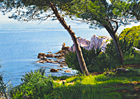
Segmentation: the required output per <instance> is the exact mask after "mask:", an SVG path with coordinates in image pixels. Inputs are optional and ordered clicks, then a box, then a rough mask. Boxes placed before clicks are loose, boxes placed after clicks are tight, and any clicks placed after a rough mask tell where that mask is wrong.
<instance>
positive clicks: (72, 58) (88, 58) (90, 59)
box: [65, 47, 101, 72]
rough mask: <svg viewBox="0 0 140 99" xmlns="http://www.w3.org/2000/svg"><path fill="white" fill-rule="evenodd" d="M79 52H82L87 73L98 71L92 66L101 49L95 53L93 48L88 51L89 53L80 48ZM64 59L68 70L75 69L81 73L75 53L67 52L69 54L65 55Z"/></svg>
mask: <svg viewBox="0 0 140 99" xmlns="http://www.w3.org/2000/svg"><path fill="white" fill-rule="evenodd" d="M81 50H82V53H83V57H84V59H85V62H86V65H87V69H88V71H89V72H93V71H100V70H99V69H98V68H96V67H94V64H95V63H96V61H97V56H98V55H99V54H100V52H101V49H97V50H96V52H95V49H94V47H93V48H92V50H89V51H88V50H85V49H84V48H82V47H81ZM65 58H66V63H67V65H68V67H69V68H72V69H76V70H78V71H80V72H81V69H80V66H79V62H78V59H77V55H76V52H70V51H69V54H67V55H66V57H65Z"/></svg>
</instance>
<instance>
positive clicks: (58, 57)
mask: <svg viewBox="0 0 140 99" xmlns="http://www.w3.org/2000/svg"><path fill="white" fill-rule="evenodd" d="M55 58H57V59H62V58H65V57H63V56H55Z"/></svg>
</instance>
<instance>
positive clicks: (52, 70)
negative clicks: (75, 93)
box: [50, 68, 59, 72]
mask: <svg viewBox="0 0 140 99" xmlns="http://www.w3.org/2000/svg"><path fill="white" fill-rule="evenodd" d="M58 71H59V70H57V69H54V68H52V69H51V70H50V72H58Z"/></svg>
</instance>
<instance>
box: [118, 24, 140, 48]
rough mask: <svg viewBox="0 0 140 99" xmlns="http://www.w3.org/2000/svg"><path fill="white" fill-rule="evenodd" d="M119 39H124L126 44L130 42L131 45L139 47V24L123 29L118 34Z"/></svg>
mask: <svg viewBox="0 0 140 99" xmlns="http://www.w3.org/2000/svg"><path fill="white" fill-rule="evenodd" d="M119 40H126V42H128V43H127V44H130V43H132V46H135V47H137V48H139V49H140V25H139V26H133V27H132V28H126V29H124V30H123V31H122V32H121V34H120V37H119ZM126 46H127V45H126Z"/></svg>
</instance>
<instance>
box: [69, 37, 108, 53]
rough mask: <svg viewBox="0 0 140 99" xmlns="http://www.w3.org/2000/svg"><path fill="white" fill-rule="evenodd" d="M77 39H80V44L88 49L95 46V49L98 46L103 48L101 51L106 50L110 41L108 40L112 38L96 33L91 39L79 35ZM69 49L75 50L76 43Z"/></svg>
mask: <svg viewBox="0 0 140 99" xmlns="http://www.w3.org/2000/svg"><path fill="white" fill-rule="evenodd" d="M77 40H78V43H79V45H80V46H81V47H83V48H84V49H86V50H91V49H92V48H93V46H94V49H95V50H96V49H97V48H101V51H102V52H105V48H106V47H107V46H106V45H107V44H108V43H109V42H107V40H110V38H109V37H107V36H100V37H97V36H96V35H93V36H92V37H91V41H89V40H86V39H83V38H80V37H78V38H77ZM69 50H70V51H73V52H75V46H74V44H73V45H72V46H71V47H70V48H69Z"/></svg>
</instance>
